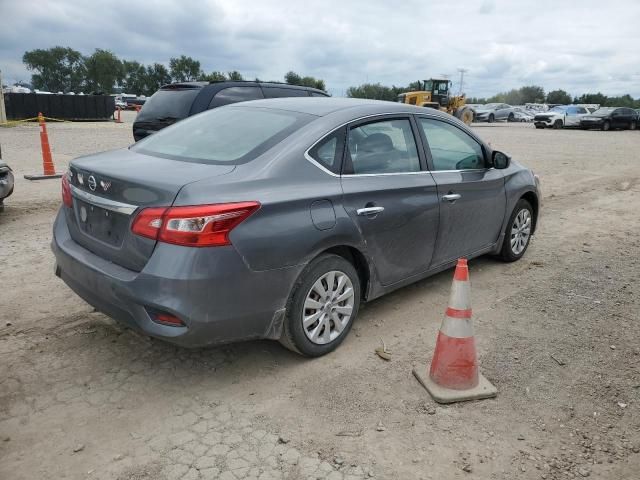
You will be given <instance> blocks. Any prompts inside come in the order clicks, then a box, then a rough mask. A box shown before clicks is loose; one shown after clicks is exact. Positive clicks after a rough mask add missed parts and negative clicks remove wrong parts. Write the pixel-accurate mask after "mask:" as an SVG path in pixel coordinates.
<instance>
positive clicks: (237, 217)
mask: <svg viewBox="0 0 640 480" xmlns="http://www.w3.org/2000/svg"><path fill="white" fill-rule="evenodd" d="M539 204H540V192H539V190H538V185H537V178H536V177H535V176H534V175H533V173H532V172H531V171H530V170H529V169H528V168H525V167H523V166H522V165H520V164H518V163H517V162H515V161H512V160H511V159H510V158H509V157H508V156H507V155H506V154H504V153H501V152H499V151H495V150H492V149H491V147H490V146H489V145H488V144H486V143H484V142H483V141H482V140H480V139H479V138H478V137H477V136H476V135H475V134H474V133H473V131H471V130H470V129H468V128H467V127H466V126H465V125H464V124H463V123H462V122H460V121H458V120H457V119H455V118H454V117H452V116H450V115H447V114H444V113H441V112H439V111H436V110H433V109H425V108H420V107H415V106H411V105H404V104H399V103H391V102H378V101H371V100H356V99H344V98H280V99H271V100H257V101H249V102H245V103H239V104H234V105H229V106H224V107H221V108H217V109H215V110H211V111H207V112H205V113H202V114H199V115H195V116H193V117H190V118H187V119H185V120H182V121H181V122H178V123H176V124H175V125H173V126H171V127H168V128H166V129H163V130H161V131H160V132H158V133H156V134H154V135H152V136H149V137H148V138H145V139H144V140H142V141H140V142H138V143H137V144H135V145H134V146H131V147H129V148H126V149H121V150H115V151H112V152H105V153H99V154H95V155H90V156H86V157H82V158H78V159H76V160H73V161H72V162H71V165H70V169H69V173H68V175H66V176H65V177H64V178H63V206H62V207H61V208H60V211H59V213H58V216H57V219H56V221H55V224H54V227H53V241H52V248H53V251H54V254H55V257H56V272H57V275H58V276H60V277H61V278H62V279H63V280H64V281H65V282H66V283H67V285H69V286H70V287H71V288H72V289H73V290H74V291H75V292H76V293H77V294H78V295H80V296H81V297H82V298H84V299H85V300H86V301H87V302H89V303H90V304H91V305H93V306H95V307H96V308H97V309H98V310H101V311H102V312H104V313H106V314H107V315H110V316H111V317H113V318H115V319H117V320H119V321H120V322H123V323H124V324H126V325H129V326H130V327H132V328H135V329H138V330H141V331H143V332H145V333H146V334H148V335H151V336H154V337H158V338H161V339H164V340H167V341H170V342H173V343H176V344H180V345H184V346H202V345H210V344H216V343H222V342H231V341H238V340H244V339H252V338H269V339H279V340H280V341H281V342H282V343H283V344H285V345H286V346H287V347H288V348H290V349H292V350H294V351H296V352H299V353H301V354H303V355H307V356H319V355H323V354H325V353H327V352H329V351H331V350H333V349H334V348H336V346H338V345H339V344H340V343H341V342H342V341H343V339H344V337H345V335H346V334H347V333H348V331H349V329H350V328H351V326H352V324H353V322H354V320H355V318H356V316H357V314H358V310H359V307H360V304H361V303H362V302H363V301H368V300H371V299H374V298H376V297H379V296H381V295H384V294H385V293H388V292H391V291H393V290H395V289H397V288H400V287H402V286H404V285H408V284H410V283H413V282H415V281H417V280H420V279H422V278H425V277H427V276H429V275H433V274H435V273H437V272H440V271H442V270H445V269H447V268H450V267H451V266H453V265H454V264H455V262H456V259H457V258H459V257H468V258H473V257H477V256H480V255H483V254H493V255H497V256H499V257H501V258H502V259H504V260H506V261H514V260H518V259H519V258H521V257H522V256H523V255H524V253H525V251H526V249H527V246H528V245H529V242H530V240H531V236H532V235H533V233H534V231H535V228H536V223H537V218H538V211H539Z"/></svg>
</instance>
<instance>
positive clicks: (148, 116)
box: [136, 88, 201, 122]
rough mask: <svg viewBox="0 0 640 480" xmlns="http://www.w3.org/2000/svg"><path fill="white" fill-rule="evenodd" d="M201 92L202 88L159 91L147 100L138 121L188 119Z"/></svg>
mask: <svg viewBox="0 0 640 480" xmlns="http://www.w3.org/2000/svg"><path fill="white" fill-rule="evenodd" d="M200 90H201V89H200V88H184V89H171V90H158V91H157V92H156V93H154V94H153V95H152V96H151V98H148V99H147V101H146V102H145V104H144V108H143V109H142V111H141V112H140V114H139V115H138V118H137V119H136V121H145V122H152V121H154V120H160V121H163V120H175V119H178V120H179V119H182V118H186V117H188V116H189V110H190V109H191V104H192V103H193V100H194V99H195V98H196V96H197V95H198V93H200Z"/></svg>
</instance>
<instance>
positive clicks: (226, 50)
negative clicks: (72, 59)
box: [0, 0, 640, 97]
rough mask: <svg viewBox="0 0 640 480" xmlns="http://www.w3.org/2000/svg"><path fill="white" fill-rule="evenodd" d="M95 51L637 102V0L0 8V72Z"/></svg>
mask: <svg viewBox="0 0 640 480" xmlns="http://www.w3.org/2000/svg"><path fill="white" fill-rule="evenodd" d="M55 45H61V46H69V47H72V48H74V49H76V50H79V51H81V52H82V53H84V54H90V53H91V52H92V51H93V50H94V49H95V48H104V49H109V50H111V51H113V52H114V53H115V54H116V55H118V56H119V57H120V58H123V59H131V60H134V59H135V60H138V61H141V62H143V63H152V62H160V63H165V64H168V60H169V58H170V57H172V56H178V55H181V54H185V55H189V56H192V57H194V58H196V59H198V60H200V62H201V64H202V67H203V69H204V70H205V71H206V72H210V71H213V70H222V71H228V70H238V71H240V72H241V73H242V74H243V75H244V76H245V77H246V78H254V77H256V76H257V77H259V78H261V79H263V80H282V79H283V75H284V74H285V73H286V72H287V71H288V70H294V71H296V72H298V73H300V74H303V75H312V76H316V77H319V78H322V79H324V80H325V81H326V83H327V86H328V87H329V90H330V92H331V93H332V94H334V95H342V94H344V92H345V90H346V89H347V88H348V87H349V86H351V85H358V84H360V83H364V82H366V81H368V82H381V83H383V84H387V85H391V84H395V85H406V84H408V83H409V82H410V81H413V80H417V79H425V78H429V77H432V76H441V75H442V74H448V75H450V76H451V78H452V79H453V80H454V81H455V88H456V89H457V87H458V79H459V73H458V69H459V68H465V69H467V73H466V75H465V82H464V84H465V85H464V90H465V91H466V92H467V94H468V95H469V96H486V95H491V94H493V93H496V92H498V91H504V90H508V89H511V88H516V87H520V86H522V85H530V84H536V85H541V86H543V87H544V88H545V90H547V91H548V90H552V89H556V88H562V89H565V90H567V91H569V92H570V93H572V94H580V93H584V92H596V91H601V92H603V93H606V94H610V95H613V94H624V93H630V94H631V95H633V96H634V97H640V53H639V52H640V0H608V1H605V2H603V1H602V0H593V1H592V0H564V1H560V0H537V1H529V0H519V1H512V0H449V1H445V2H443V1H442V0H439V1H432V0H407V1H401V0H399V1H396V2H390V1H382V0H368V1H360V0H340V1H337V0H324V1H312V0H307V1H296V2H293V1H291V2H288V1H275V0H255V1H241V0H237V1H232V0H201V1H177V0H176V1H168V0H162V1H156V2H153V1H145V2H141V1H140V2H136V1H133V0H131V1H128V2H118V1H113V0H110V1H100V0H55V1H53V0H52V1H46V0H38V1H32V0H0V69H1V70H2V72H3V77H4V79H5V83H7V81H16V80H27V81H28V80H29V79H30V73H29V72H28V71H26V69H25V68H24V66H23V65H22V60H21V59H22V55H23V53H24V52H25V51H26V50H31V49H34V48H49V47H52V46H55Z"/></svg>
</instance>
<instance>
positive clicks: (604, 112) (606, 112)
mask: <svg viewBox="0 0 640 480" xmlns="http://www.w3.org/2000/svg"><path fill="white" fill-rule="evenodd" d="M614 110H615V108H612V107H607V108H599V109H598V110H596V111H595V112H593V114H592V115H596V116H606V115H609V114H610V113H611V112H613V111H614Z"/></svg>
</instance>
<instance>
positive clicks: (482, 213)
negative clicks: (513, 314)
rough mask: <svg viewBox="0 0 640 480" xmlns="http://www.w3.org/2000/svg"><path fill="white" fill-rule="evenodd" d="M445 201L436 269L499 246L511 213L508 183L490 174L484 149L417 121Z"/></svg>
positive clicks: (452, 131) (446, 128)
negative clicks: (505, 221)
mask: <svg viewBox="0 0 640 480" xmlns="http://www.w3.org/2000/svg"><path fill="white" fill-rule="evenodd" d="M418 125H419V126H420V128H421V130H422V132H423V133H424V139H425V140H426V145H425V148H426V149H427V150H428V151H429V153H430V155H429V162H430V168H431V169H432V172H433V177H434V179H435V181H436V185H437V189H438V196H439V200H440V227H439V229H438V238H437V241H436V250H435V253H434V255H433V259H432V261H431V264H432V266H434V267H435V266H438V265H441V264H443V263H447V262H449V261H452V260H455V259H456V258H458V257H464V256H467V255H471V254H473V253H475V252H478V251H480V250H482V249H484V248H486V247H488V246H490V245H494V244H495V243H496V241H497V240H498V237H499V236H500V229H501V227H502V223H503V221H504V216H505V213H506V212H505V210H506V193H505V188H504V177H503V175H502V172H501V171H500V170H496V169H493V168H487V164H486V159H485V152H484V150H483V147H482V145H481V144H480V143H479V142H478V141H477V140H476V139H475V138H473V137H472V136H471V135H469V134H468V133H466V132H464V131H463V130H462V129H460V128H458V127H457V126H455V125H453V124H451V123H448V122H445V121H442V120H439V119H435V118H426V117H418Z"/></svg>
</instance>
